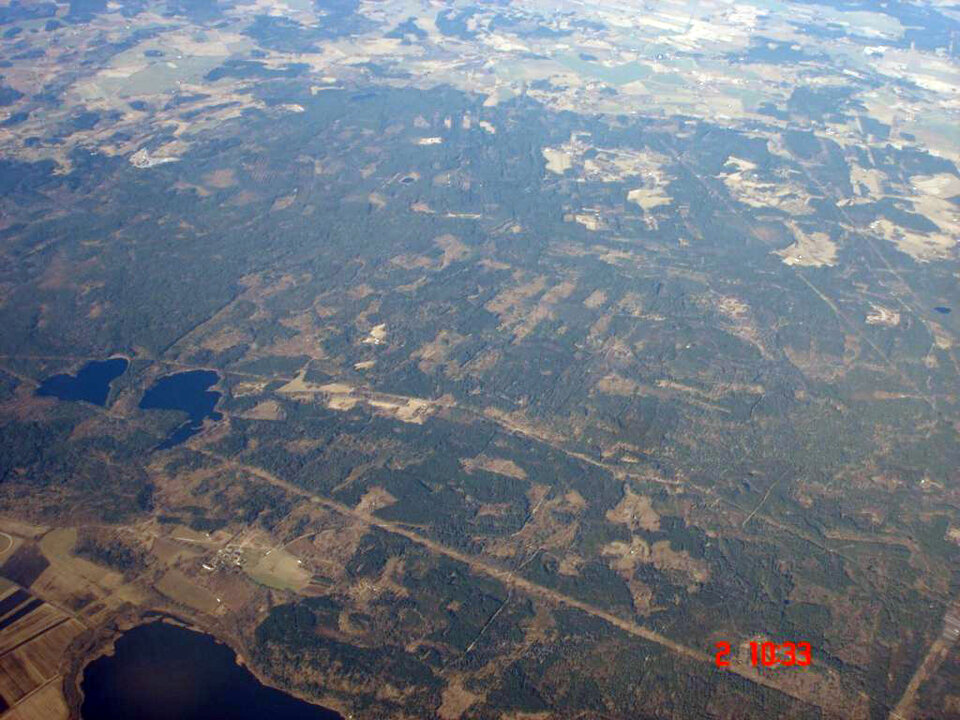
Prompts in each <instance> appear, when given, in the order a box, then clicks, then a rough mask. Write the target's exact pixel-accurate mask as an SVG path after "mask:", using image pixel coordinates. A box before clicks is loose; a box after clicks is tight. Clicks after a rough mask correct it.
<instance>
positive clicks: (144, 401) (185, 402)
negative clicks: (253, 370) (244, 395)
mask: <svg viewBox="0 0 960 720" xmlns="http://www.w3.org/2000/svg"><path fill="white" fill-rule="evenodd" d="M219 379H220V376H219V375H218V374H217V373H215V372H214V371H213V370H190V371H188V372H181V373H174V374H173V375H166V376H164V377H162V378H160V379H159V380H157V381H156V382H155V383H154V384H153V385H152V386H151V387H150V388H149V389H148V390H147V391H146V392H145V393H144V394H143V397H142V398H141V399H140V407H141V408H142V409H144V410H179V411H181V412H185V413H187V415H188V416H189V418H188V420H187V421H186V422H185V423H184V424H183V425H181V426H180V427H178V428H177V429H176V430H174V431H173V433H171V435H170V437H168V438H167V439H166V440H164V441H163V442H162V443H160V445H159V446H158V449H159V450H165V449H166V448H171V447H173V446H174V445H179V444H180V443H182V442H183V441H184V440H186V439H187V438H189V437H190V436H191V435H195V434H196V433H197V432H199V431H200V428H202V427H203V421H204V419H205V418H210V419H211V420H220V419H221V418H222V417H223V416H222V415H221V414H220V413H218V412H216V411H215V410H214V408H215V407H216V406H217V401H218V400H219V399H220V393H218V392H216V391H215V390H209V389H208V388H210V387H211V386H212V385H215V384H216V382H217V380H219Z"/></svg>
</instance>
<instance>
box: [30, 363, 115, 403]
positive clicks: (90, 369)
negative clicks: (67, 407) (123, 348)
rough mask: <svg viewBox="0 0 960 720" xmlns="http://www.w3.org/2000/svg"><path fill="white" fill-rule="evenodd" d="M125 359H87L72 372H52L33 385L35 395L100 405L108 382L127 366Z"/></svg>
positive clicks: (108, 392)
mask: <svg viewBox="0 0 960 720" xmlns="http://www.w3.org/2000/svg"><path fill="white" fill-rule="evenodd" d="M129 364H130V363H129V361H128V360H127V359H126V358H122V357H115V358H110V359H108V360H93V361H91V362H88V363H87V364H86V365H84V366H83V367H82V368H80V371H79V372H78V373H77V374H76V375H67V374H63V375H52V376H51V377H48V378H47V379H46V380H44V381H43V382H42V383H41V384H40V387H39V388H37V395H41V396H44V397H55V398H57V399H59V400H72V401H78V400H82V401H83V402H88V403H93V404H94V405H100V406H101V407H103V406H104V405H105V404H106V402H107V396H108V395H110V383H112V382H113V381H114V380H116V379H117V378H118V377H120V376H121V375H123V373H124V371H125V370H126V369H127V366H128V365H129Z"/></svg>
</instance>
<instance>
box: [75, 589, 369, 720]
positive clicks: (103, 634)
mask: <svg viewBox="0 0 960 720" xmlns="http://www.w3.org/2000/svg"><path fill="white" fill-rule="evenodd" d="M191 615H192V613H190V612H179V611H176V612H171V611H170V610H169V609H166V608H157V609H149V608H145V607H139V608H128V609H127V610H125V611H121V612H120V613H119V614H117V615H116V616H115V617H113V618H112V619H111V621H110V622H108V623H106V624H104V625H101V626H99V627H97V628H91V629H90V630H88V631H87V632H85V633H82V634H81V635H80V636H79V637H78V638H77V641H75V642H74V645H73V646H72V647H71V648H70V649H69V650H68V667H67V669H66V671H65V672H64V676H63V695H64V699H65V701H66V704H67V707H68V708H69V712H70V718H71V720H81V718H82V716H81V708H82V706H83V702H84V699H85V695H84V692H83V683H84V680H85V674H86V671H87V669H88V668H89V667H90V665H91V664H93V663H94V662H96V661H97V660H100V659H101V658H104V657H110V656H113V655H115V653H116V643H117V642H118V641H119V640H120V638H121V637H123V635H125V634H126V633H128V632H130V631H132V630H135V629H136V628H139V627H143V626H146V625H152V624H155V623H167V624H169V625H172V626H175V627H179V628H182V629H184V630H189V631H192V632H196V633H199V634H201V635H204V636H206V637H209V638H211V639H212V640H213V641H214V642H216V643H217V644H218V645H222V646H224V647H225V648H227V649H228V650H229V651H230V652H231V653H232V654H233V656H234V661H235V662H236V664H237V666H238V667H240V668H243V669H244V670H246V671H247V672H249V673H250V675H251V676H252V677H253V679H254V680H256V682H258V683H259V684H260V685H262V686H263V687H264V688H269V689H272V690H275V691H277V692H280V693H283V694H284V695H287V696H289V697H291V698H293V699H295V700H299V701H301V702H304V703H307V704H309V705H312V706H315V707H317V708H318V709H321V710H327V711H329V712H334V713H337V714H338V715H340V717H341V718H344V719H347V718H351V717H352V715H351V713H350V711H349V709H348V708H347V707H346V706H345V705H344V704H343V703H342V701H340V700H338V699H337V698H334V697H331V696H326V697H323V698H315V697H311V696H308V695H306V694H304V693H302V692H298V691H296V690H291V689H287V688H284V687H281V686H279V685H277V684H276V683H275V682H274V681H272V680H271V679H270V678H269V677H266V676H265V675H264V674H263V673H262V672H260V671H259V670H258V668H257V667H256V666H255V665H254V664H253V663H251V662H249V660H248V658H249V653H248V652H246V649H245V648H244V645H243V643H242V641H241V640H240V638H239V636H235V635H233V633H230V632H229V631H228V630H227V629H226V628H225V627H216V628H212V627H211V626H210V625H209V624H208V623H205V622H203V621H201V620H200V619H199V618H197V617H191ZM238 648H241V649H238Z"/></svg>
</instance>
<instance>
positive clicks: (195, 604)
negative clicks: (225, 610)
mask: <svg viewBox="0 0 960 720" xmlns="http://www.w3.org/2000/svg"><path fill="white" fill-rule="evenodd" d="M156 588H157V590H159V591H160V592H162V593H163V594H164V595H166V596H167V597H168V598H170V599H171V600H173V601H175V602H178V603H183V604H184V605H188V606H189V607H192V608H194V609H195V610H199V611H200V612H205V613H215V612H216V611H217V610H218V609H219V607H220V603H218V602H217V599H216V598H215V597H214V596H213V593H211V592H210V591H209V590H207V589H206V588H202V587H200V586H199V585H197V584H196V583H194V582H193V581H192V580H190V578H188V577H187V576H186V575H184V574H183V573H182V572H180V571H179V570H175V569H171V570H168V571H167V574H166V575H164V576H163V577H162V578H161V579H160V582H158V583H157V584H156Z"/></svg>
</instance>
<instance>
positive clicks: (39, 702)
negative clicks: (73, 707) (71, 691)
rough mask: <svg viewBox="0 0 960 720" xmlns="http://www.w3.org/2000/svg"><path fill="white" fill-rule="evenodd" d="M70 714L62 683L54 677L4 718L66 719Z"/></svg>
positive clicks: (22, 719) (16, 719) (7, 719)
mask: <svg viewBox="0 0 960 720" xmlns="http://www.w3.org/2000/svg"><path fill="white" fill-rule="evenodd" d="M69 716H70V713H69V711H68V709H67V704H66V703H65V702H64V700H63V694H62V693H61V691H60V683H59V681H58V680H57V679H53V680H51V681H50V682H49V684H47V685H45V686H44V687H42V688H41V689H40V690H38V691H36V692H35V693H34V694H33V695H31V696H30V697H28V698H27V699H26V700H24V701H23V702H21V703H20V704H19V705H17V706H16V707H15V708H13V709H12V710H10V712H8V713H7V714H6V715H4V716H3V717H4V720H66V718H68V717H69Z"/></svg>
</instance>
